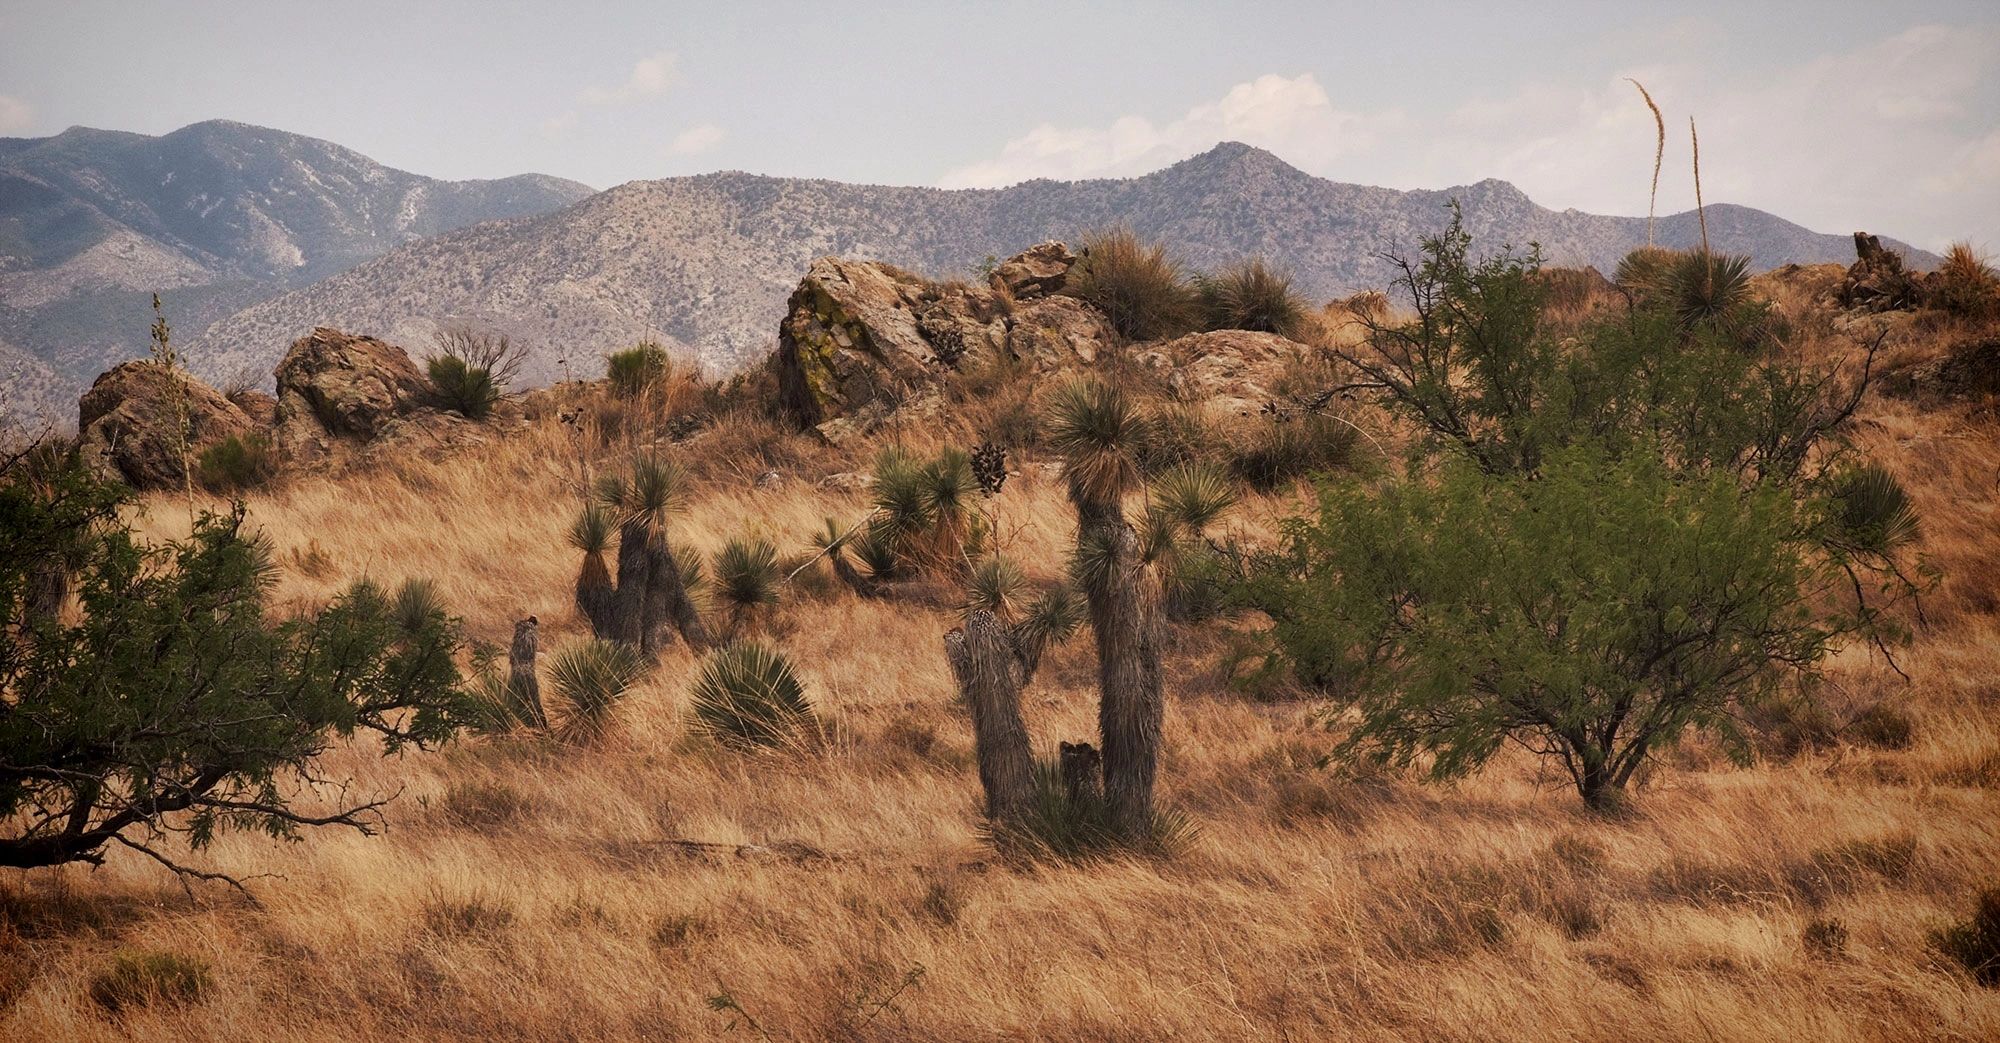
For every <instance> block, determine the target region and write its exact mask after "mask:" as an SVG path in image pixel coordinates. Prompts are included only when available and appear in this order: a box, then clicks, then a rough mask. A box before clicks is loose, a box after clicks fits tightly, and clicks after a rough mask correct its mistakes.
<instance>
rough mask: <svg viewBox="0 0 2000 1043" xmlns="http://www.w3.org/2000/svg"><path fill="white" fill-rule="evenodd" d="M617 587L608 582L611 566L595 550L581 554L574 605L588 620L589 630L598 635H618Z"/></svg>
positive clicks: (603, 637) (601, 637)
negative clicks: (608, 566)
mask: <svg viewBox="0 0 2000 1043" xmlns="http://www.w3.org/2000/svg"><path fill="white" fill-rule="evenodd" d="M617 600H618V591H617V589H616V588H615V587H613V586H612V585H611V570H609V569H607V568H605V567H604V559H603V558H602V557H601V556H599V555H596V554H589V555H585V556H584V559H583V568H582V569H581V570H580V571H578V572H577V574H576V609H577V611H578V612H581V613H583V618H585V619H587V620H589V621H590V632H591V633H592V634H593V635H595V636H597V637H598V638H600V639H604V640H610V639H612V638H615V637H617V636H618V632H617V620H618V616H617V604H616V602H617Z"/></svg>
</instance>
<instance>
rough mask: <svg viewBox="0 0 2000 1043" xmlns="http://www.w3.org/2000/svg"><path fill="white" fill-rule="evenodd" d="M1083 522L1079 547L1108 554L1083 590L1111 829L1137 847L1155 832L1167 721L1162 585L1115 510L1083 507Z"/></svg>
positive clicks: (1080, 522) (1102, 506)
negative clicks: (1092, 637) (1093, 650)
mask: <svg viewBox="0 0 2000 1043" xmlns="http://www.w3.org/2000/svg"><path fill="white" fill-rule="evenodd" d="M1077 520H1078V532H1077V539H1078V541H1079V542H1080V543H1084V542H1085V541H1088V543H1089V544H1090V545H1094V546H1098V547H1101V548H1103V554H1104V561H1103V568H1102V570H1101V571H1100V573H1099V574H1098V576H1097V577H1096V578H1095V579H1094V581H1093V582H1090V583H1087V584H1085V589H1084V596H1085V598H1086V600H1087V601H1088V603H1089V605H1090V623H1091V630H1092V631H1093V632H1095V633H1096V635H1097V669H1098V686H1099V690H1100V695H1099V699H1098V704H1097V725H1098V731H1099V733H1100V736H1101V738H1102V739H1103V746H1104V751H1103V752H1104V797H1105V802H1106V803H1107V804H1108V805H1109V806H1110V810H1111V819H1112V823H1113V825H1114V826H1115V827H1116V828H1117V829H1118V831H1119V832H1120V833H1121V834H1123V835H1124V836H1125V837H1126V838H1128V839H1139V838H1142V837H1144V836H1145V835H1146V833H1147V832H1148V830H1150V828H1151V826H1152V821H1153V778H1154V774H1155V770H1156V767H1157V764H1158V761H1159V752H1160V725H1161V720H1162V717H1163V716H1164V706H1163V703H1162V700H1161V696H1160V618H1159V616H1160V612H1159V601H1160V591H1159V582H1158V580H1157V579H1155V578H1154V577H1153V576H1152V574H1151V572H1150V570H1149V569H1148V568H1147V565H1146V563H1145V561H1144V560H1143V559H1142V558H1141V556H1140V553H1139V539H1138V536H1137V535H1136V534H1135V533H1134V532H1133V531H1132V526H1131V525H1129V524H1127V523H1126V521H1125V517H1124V514H1123V512H1121V511H1120V510H1119V508H1118V506H1117V504H1115V503H1090V502H1079V503H1078V504H1077Z"/></svg>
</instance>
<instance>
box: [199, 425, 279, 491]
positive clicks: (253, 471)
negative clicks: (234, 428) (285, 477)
mask: <svg viewBox="0 0 2000 1043" xmlns="http://www.w3.org/2000/svg"><path fill="white" fill-rule="evenodd" d="M277 473H278V460H277V457H276V456H274V455H273V454H272V452H271V440H270V439H269V438H267V437H265V436H264V435H262V434H258V433H255V432H252V433H250V434H247V435H230V436H229V437H228V438H225V439H223V440H222V441H220V442H217V443H215V444H214V445H211V446H209V447H208V448H206V449H203V450H202V451H201V455H200V457H198V458H197V459H196V460H195V480H196V481H198V482H200V483H201V487H202V488H204V489H207V490H208V491H209V492H212V493H221V494H228V493H240V492H244V491H246V490H250V489H261V488H263V487H264V486H265V485H267V484H269V483H270V481H271V478H272V477H273V476H274V475H276V474H277Z"/></svg>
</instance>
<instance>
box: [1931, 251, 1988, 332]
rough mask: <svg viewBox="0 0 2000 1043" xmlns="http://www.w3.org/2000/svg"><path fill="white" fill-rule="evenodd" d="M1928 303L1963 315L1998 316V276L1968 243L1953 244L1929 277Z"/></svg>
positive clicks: (1979, 317) (1967, 316) (1942, 309)
mask: <svg viewBox="0 0 2000 1043" xmlns="http://www.w3.org/2000/svg"><path fill="white" fill-rule="evenodd" d="M1929 303H1930V305H1931V306H1932V307H1934V308H1937V309H1938V310H1940V311H1944V312H1948V313H1950V314H1952V315H1957V316H1960V317H1963V318H1969V319H1987V318H1992V317H1994V316H1995V315H2000V275H1996V274H1995V273H1994V271H1993V266H1992V265H1990V264H1988V263H1987V261H1986V258H1984V257H1982V256H1980V254H1979V252H1978V251H1976V250H1974V249H1973V248H1972V244H1971V243H1953V244H1951V247H1950V249H1948V250H1946V251H1945V254H1944V263H1943V264H1941V265H1939V266H1938V270H1937V272H1936V274H1934V275H1932V276H1931V285H1930V294H1929Z"/></svg>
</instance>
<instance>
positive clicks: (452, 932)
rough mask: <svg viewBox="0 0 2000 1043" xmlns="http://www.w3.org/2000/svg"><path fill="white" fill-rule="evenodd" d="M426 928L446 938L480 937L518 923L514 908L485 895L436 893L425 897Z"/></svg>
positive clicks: (423, 916)
mask: <svg viewBox="0 0 2000 1043" xmlns="http://www.w3.org/2000/svg"><path fill="white" fill-rule="evenodd" d="M421 915H422V919H423V924H424V927H425V928H426V929H427V930H429V931H430V932H431V933H432V934H435V935H438V936H439V937H443V938H479V937H490V936H492V935H495V934H498V933H500V932H501V931H503V930H506V929H507V928H508V927H510V926H512V925H513V923H514V919H515V915H514V908H513V907H512V906H510V905H508V904H506V903H505V902H503V901H501V900H500V899H497V898H492V897H490V896H487V895H484V894H471V895H466V896H463V897H447V896H445V895H442V894H436V893H433V894H432V895H431V896H430V897H429V898H426V899H424V904H423V909H422V913H421Z"/></svg>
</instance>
